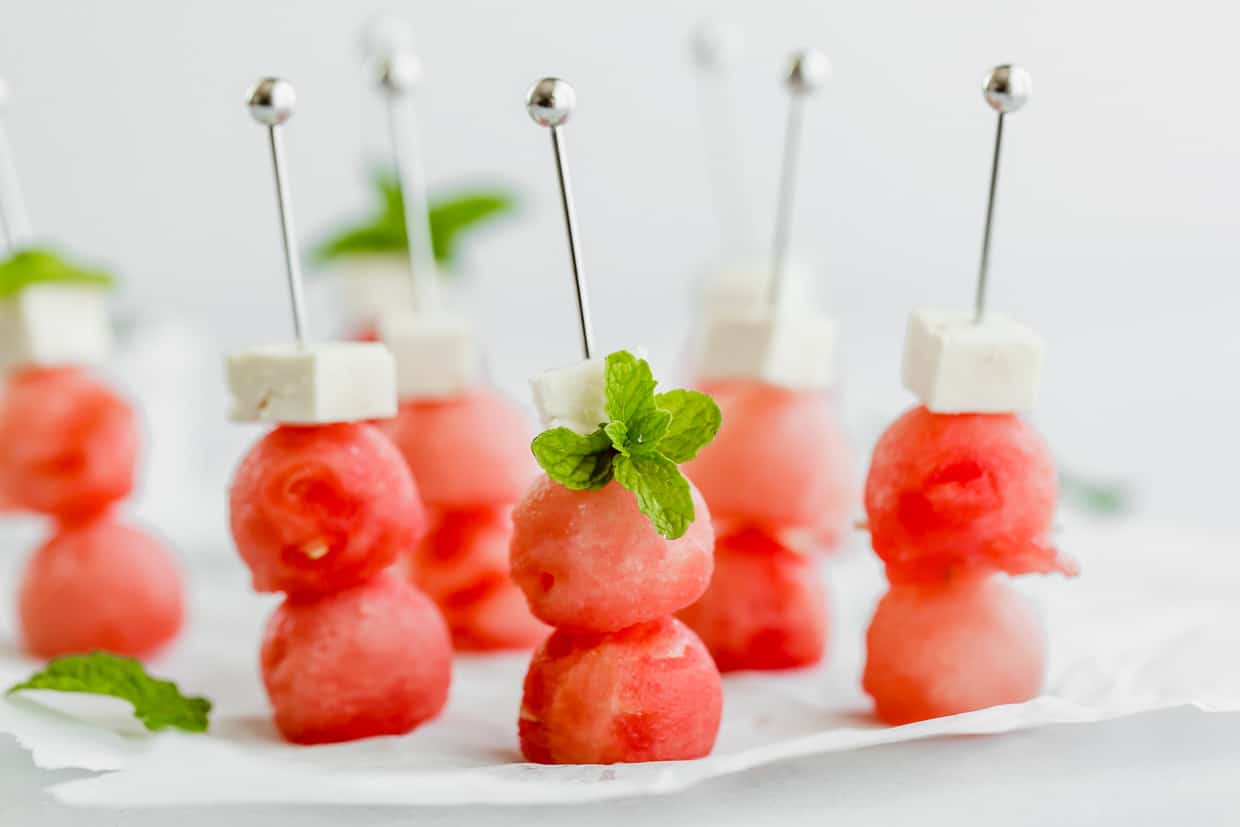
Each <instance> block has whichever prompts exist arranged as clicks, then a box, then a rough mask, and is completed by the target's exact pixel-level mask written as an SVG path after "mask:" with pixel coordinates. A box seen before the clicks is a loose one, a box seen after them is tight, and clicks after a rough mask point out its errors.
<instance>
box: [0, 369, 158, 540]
mask: <svg viewBox="0 0 1240 827" xmlns="http://www.w3.org/2000/svg"><path fill="white" fill-rule="evenodd" d="M138 427H139V426H138V418H137V415H136V414H135V413H134V410H133V408H132V406H130V404H129V403H128V402H126V401H125V400H124V399H122V398H121V397H119V396H117V395H116V394H115V393H114V392H113V391H112V390H111V389H109V388H108V387H107V386H106V385H104V384H103V383H101V382H99V381H98V380H97V379H95V378H94V377H92V376H91V375H90V374H89V373H88V372H86V371H85V370H83V369H81V368H78V367H56V368H27V369H23V370H18V371H15V372H14V373H12V374H11V375H10V376H9V378H8V380H7V382H6V384H5V389H4V393H3V395H0V492H3V496H4V500H5V501H6V505H8V506H10V507H13V508H15V509H22V510H28V511H38V512H41V513H44V514H49V515H51V516H54V517H57V518H59V519H62V520H83V519H87V518H89V517H90V516H92V515H96V514H99V513H102V512H103V511H105V510H107V509H108V508H109V507H110V506H112V505H113V504H114V503H116V502H117V501H118V500H121V499H123V498H125V497H126V496H128V494H129V493H130V492H131V491H132V490H133V485H134V476H135V472H136V468H137V460H138V442H139V435H138Z"/></svg>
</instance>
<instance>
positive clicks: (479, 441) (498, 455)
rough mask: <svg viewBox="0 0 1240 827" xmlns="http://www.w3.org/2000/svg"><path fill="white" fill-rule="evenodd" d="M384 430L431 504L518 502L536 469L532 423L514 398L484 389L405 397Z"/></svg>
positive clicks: (467, 505)
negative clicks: (442, 396) (441, 396)
mask: <svg viewBox="0 0 1240 827" xmlns="http://www.w3.org/2000/svg"><path fill="white" fill-rule="evenodd" d="M384 430H385V431H386V432H387V433H388V435H389V436H391V438H392V440H393V441H394V442H395V443H396V446H397V447H398V448H400V452H401V453H402V454H403V455H404V457H405V461H406V462H408V463H409V470H410V471H412V472H413V477H414V479H416V480H417V481H418V488H419V489H420V490H421V492H422V499H423V501H424V502H425V503H426V504H427V505H431V506H437V507H440V508H473V507H475V506H481V505H495V504H504V503H507V504H511V503H515V502H516V501H517V500H519V499H521V495H522V494H524V493H525V491H526V489H527V488H529V486H530V483H531V482H532V481H533V479H534V476H535V475H536V474H537V472H538V467H537V466H536V465H535V463H534V458H533V455H532V454H531V453H530V439H531V438H532V434H533V427H532V426H531V424H530V422H529V421H528V420H527V419H526V417H525V414H524V413H522V412H521V410H520V409H519V408H518V407H517V406H516V405H515V404H513V403H512V402H511V401H510V400H508V399H507V398H506V397H504V396H502V395H501V394H499V393H496V392H495V391H492V390H489V389H486V388H477V389H474V390H471V391H469V392H467V393H464V394H461V395H459V396H454V397H449V398H446V399H407V400H404V401H402V402H401V403H400V410H399V412H398V413H397V415H396V418H395V419H394V420H390V421H388V422H387V423H385V425H384Z"/></svg>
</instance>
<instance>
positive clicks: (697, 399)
mask: <svg viewBox="0 0 1240 827" xmlns="http://www.w3.org/2000/svg"><path fill="white" fill-rule="evenodd" d="M654 402H655V404H656V405H658V406H659V408H660V409H661V410H664V411H666V412H667V413H668V414H669V415H670V416H671V424H670V425H669V426H668V428H667V432H666V433H665V434H663V435H662V438H661V439H660V440H659V446H658V447H659V453H661V454H663V456H665V457H667V458H668V459H670V460H671V461H672V462H677V463H679V462H688V461H689V460H691V459H693V458H694V457H695V456H697V452H698V451H700V450H702V448H703V447H705V446H706V445H707V444H708V443H709V442H710V441H711V440H712V439H714V438H715V434H717V433H718V432H719V426H720V425H721V424H722V423H723V414H722V413H721V412H720V410H719V406H718V405H716V404H715V400H713V399H711V398H710V397H709V396H707V395H706V394H704V393H700V392H698V391H686V390H675V391H668V392H667V393H661V394H659V395H658V396H656V397H655V398H654Z"/></svg>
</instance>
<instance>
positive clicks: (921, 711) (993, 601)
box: [862, 574, 1046, 725]
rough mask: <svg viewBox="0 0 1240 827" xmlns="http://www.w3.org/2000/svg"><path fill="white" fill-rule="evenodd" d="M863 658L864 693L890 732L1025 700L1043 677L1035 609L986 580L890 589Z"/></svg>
mask: <svg viewBox="0 0 1240 827" xmlns="http://www.w3.org/2000/svg"><path fill="white" fill-rule="evenodd" d="M866 652H867V655H866V662H865V672H864V675H863V676H862V686H863V687H864V689H865V691H866V692H867V693H869V694H870V696H871V697H873V698H874V707H875V711H876V712H877V714H878V717H879V718H881V719H882V720H883V721H884V722H886V723H888V724H893V725H894V724H907V723H911V722H913V721H923V720H926V719H928V718H938V717H940V716H943V715H955V714H957V713H959V712H969V711H972V710H975V709H984V708H986V707H990V706H996V705H999V704H1012V703H1020V702H1022V701H1027V700H1030V699H1031V698H1035V697H1037V695H1038V694H1039V693H1040V692H1041V691H1042V680H1043V675H1044V674H1045V671H1046V637H1045V634H1044V633H1043V630H1042V625H1041V623H1040V622H1039V620H1038V617H1037V613H1036V612H1035V611H1034V608H1033V606H1032V605H1031V604H1030V603H1029V601H1028V600H1026V599H1025V598H1024V596H1023V595H1021V594H1020V593H1019V592H1017V591H1016V590H1014V589H1013V588H1012V587H1011V585H1010V584H1008V583H1007V582H1006V581H1005V580H1004V578H1002V577H1001V576H995V575H987V574H969V575H965V576H961V577H952V578H950V579H948V580H946V581H944V582H940V583H896V584H893V585H892V587H891V590H890V591H889V592H887V594H886V595H884V596H883V598H882V599H881V600H880V601H879V603H878V608H877V609H876V610H875V612H874V619H873V620H872V621H871V622H870V628H869V631H868V632H867V633H866Z"/></svg>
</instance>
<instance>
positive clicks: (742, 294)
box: [701, 255, 817, 318]
mask: <svg viewBox="0 0 1240 827" xmlns="http://www.w3.org/2000/svg"><path fill="white" fill-rule="evenodd" d="M816 281H817V280H816V279H815V274H814V271H813V269H812V268H811V267H809V266H807V265H806V264H805V262H804V261H802V260H799V259H797V258H795V257H793V258H789V259H788V261H787V262H786V263H785V264H784V277H783V281H782V283H781V285H780V291H779V305H780V310H781V311H783V310H786V309H796V308H801V307H805V306H806V305H807V304H812V303H813V302H812V299H811V296H810V293H811V290H810V286H811V285H812V284H814V283H815V282H816ZM770 285H771V260H770V256H769V255H763V256H748V257H741V258H738V259H733V260H731V261H728V262H727V263H725V264H723V265H717V266H715V267H712V268H711V269H710V270H708V271H707V273H706V275H705V277H704V278H703V280H702V288H701V301H702V314H703V316H706V317H708V318H709V317H710V316H714V315H722V316H734V315H740V314H746V313H755V312H757V309H759V308H763V307H766V306H767V303H768V301H769V294H770V289H771V288H770Z"/></svg>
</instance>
